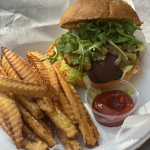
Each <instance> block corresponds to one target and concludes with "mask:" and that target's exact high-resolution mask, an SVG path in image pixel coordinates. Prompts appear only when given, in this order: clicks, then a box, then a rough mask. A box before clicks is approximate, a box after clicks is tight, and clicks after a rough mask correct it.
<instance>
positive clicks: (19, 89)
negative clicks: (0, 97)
mask: <svg viewBox="0 0 150 150" xmlns="http://www.w3.org/2000/svg"><path fill="white" fill-rule="evenodd" d="M0 91H2V92H9V93H15V94H20V95H25V96H31V97H49V96H50V95H52V93H54V92H55V89H53V88H52V87H50V86H48V85H40V84H33V83H29V82H26V81H19V80H16V79H13V78H10V77H6V76H2V75H1V76H0Z"/></svg>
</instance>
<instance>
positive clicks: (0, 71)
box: [0, 66, 7, 76]
mask: <svg viewBox="0 0 150 150" xmlns="http://www.w3.org/2000/svg"><path fill="white" fill-rule="evenodd" d="M0 75H3V76H7V74H6V72H5V71H4V69H3V68H2V67H1V66H0Z"/></svg>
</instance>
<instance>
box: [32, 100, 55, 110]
mask: <svg viewBox="0 0 150 150" xmlns="http://www.w3.org/2000/svg"><path fill="white" fill-rule="evenodd" d="M35 101H36V103H37V105H38V106H39V107H40V108H41V109H42V110H43V111H46V112H48V113H52V112H53V111H55V106H54V104H53V102H52V101H51V100H50V98H49V97H43V98H36V99H35Z"/></svg>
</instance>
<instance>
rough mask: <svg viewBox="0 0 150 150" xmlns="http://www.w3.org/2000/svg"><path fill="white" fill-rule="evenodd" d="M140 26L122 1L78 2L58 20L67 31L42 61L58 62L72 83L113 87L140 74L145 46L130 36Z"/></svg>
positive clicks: (83, 0) (83, 85) (136, 17)
mask: <svg viewBox="0 0 150 150" xmlns="http://www.w3.org/2000/svg"><path fill="white" fill-rule="evenodd" d="M141 24H142V23H141V21H140V19H139V17H138V15H137V13H136V12H135V10H134V9H133V8H132V7H131V6H130V5H129V4H128V3H126V2H125V1H123V0H77V1H76V2H74V3H73V4H71V5H70V6H69V7H68V8H67V9H66V11H65V12H64V14H63V15H62V17H61V19H60V26H61V27H62V28H65V29H68V32H66V33H65V34H63V35H61V36H60V37H59V38H58V39H56V41H55V42H54V44H53V45H52V46H51V47H50V49H49V51H48V52H47V54H46V56H48V57H45V58H44V59H48V60H50V61H52V62H55V63H58V64H59V65H60V70H61V71H62V72H64V73H65V74H66V76H68V78H69V80H70V81H71V83H73V84H77V85H79V86H81V87H91V86H92V87H94V88H100V89H108V88H112V87H116V86H118V85H119V84H120V82H119V80H122V79H123V80H129V79H130V78H131V77H132V75H133V74H136V73H139V72H140V67H139V52H140V51H143V50H144V49H146V46H144V45H143V43H142V42H141V41H139V40H138V39H136V37H135V36H134V35H133V34H134V32H135V31H136V30H141V29H140V25H141ZM50 51H51V52H53V56H52V57H49V56H50V55H49V52H50Z"/></svg>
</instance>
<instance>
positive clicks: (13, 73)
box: [1, 55, 33, 101]
mask: <svg viewBox="0 0 150 150" xmlns="http://www.w3.org/2000/svg"><path fill="white" fill-rule="evenodd" d="M1 64H2V67H3V69H4V70H5V71H6V74H7V75H8V76H9V77H11V78H14V79H18V80H21V79H20V77H19V76H18V74H17V73H16V71H15V70H14V68H13V67H12V66H11V65H10V64H9V62H8V61H7V59H6V58H5V56H4V55H2V57H1ZM6 74H5V75H6ZM1 75H4V74H1ZM25 99H27V100H28V101H33V98H31V97H27V96H25Z"/></svg>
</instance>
